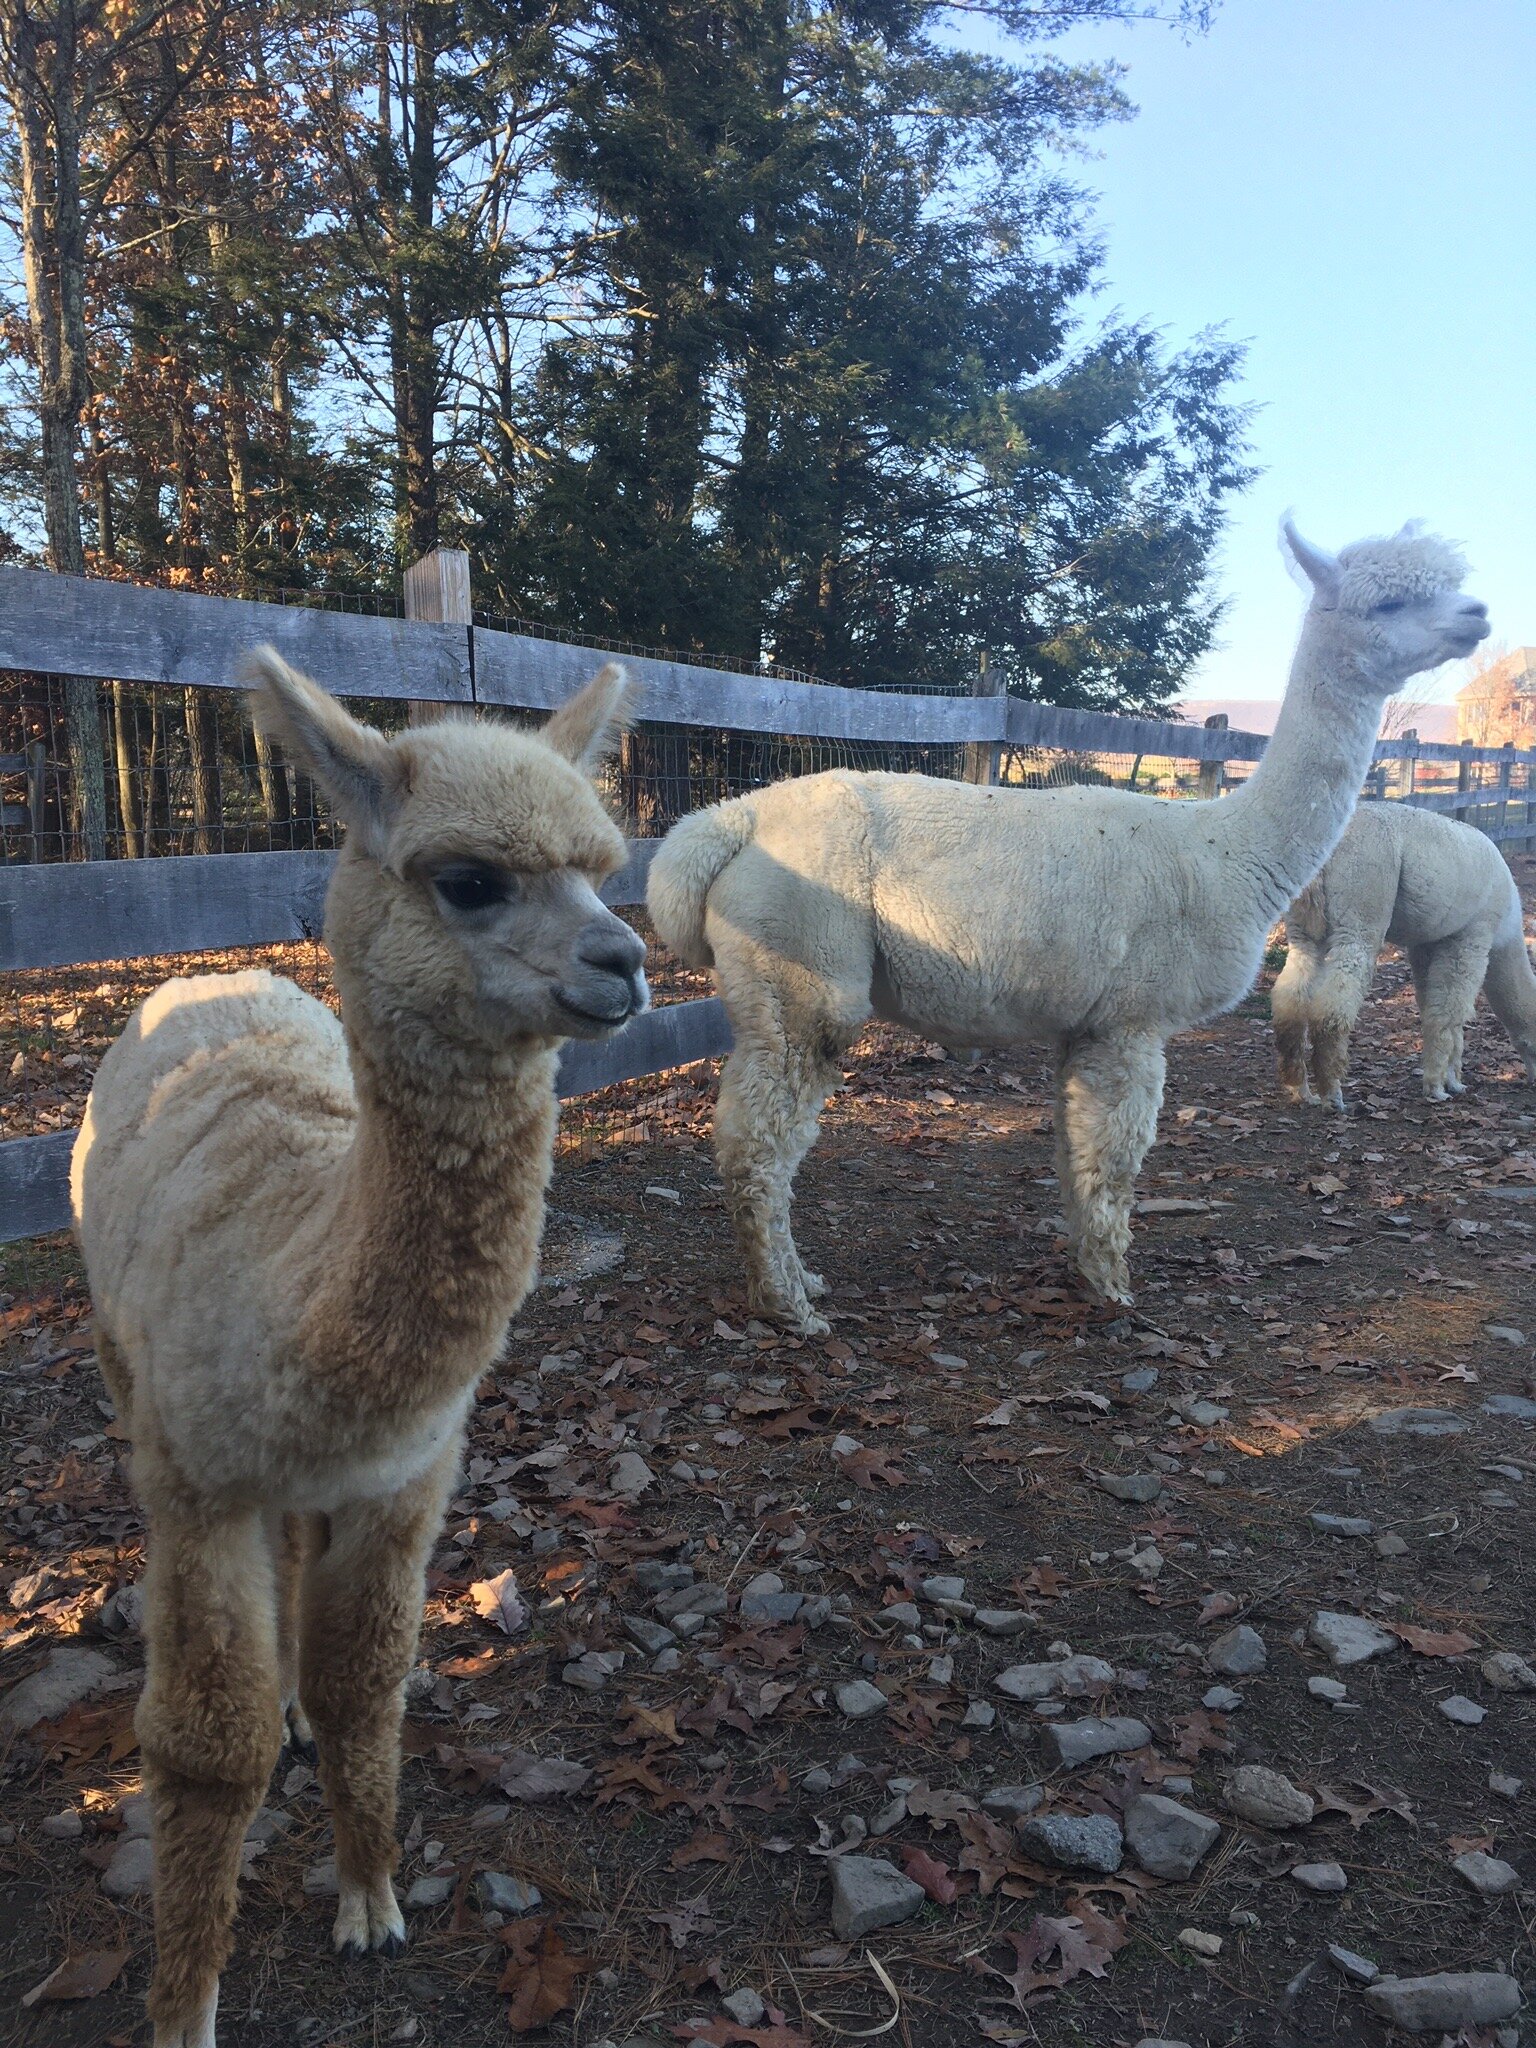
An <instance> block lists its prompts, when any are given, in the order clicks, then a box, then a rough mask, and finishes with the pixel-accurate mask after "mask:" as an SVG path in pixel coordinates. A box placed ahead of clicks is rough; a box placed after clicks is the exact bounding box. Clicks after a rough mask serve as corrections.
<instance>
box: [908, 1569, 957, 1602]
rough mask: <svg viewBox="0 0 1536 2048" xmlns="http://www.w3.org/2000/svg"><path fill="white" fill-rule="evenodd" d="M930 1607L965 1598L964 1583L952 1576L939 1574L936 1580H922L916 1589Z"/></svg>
mask: <svg viewBox="0 0 1536 2048" xmlns="http://www.w3.org/2000/svg"><path fill="white" fill-rule="evenodd" d="M917 1590H918V1591H919V1593H921V1594H922V1596H923V1598H924V1599H925V1600H926V1601H928V1603H929V1604H930V1606H935V1607H937V1606H939V1605H941V1604H943V1603H944V1602H946V1601H950V1600H963V1599H964V1598H965V1581H964V1579H957V1578H955V1577H954V1576H953V1575H945V1574H940V1576H939V1577H937V1578H932V1579H924V1580H923V1582H922V1584H921V1585H920V1586H919V1587H918V1589H917Z"/></svg>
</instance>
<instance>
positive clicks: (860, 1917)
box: [832, 1856, 928, 1941]
mask: <svg viewBox="0 0 1536 2048" xmlns="http://www.w3.org/2000/svg"><path fill="white" fill-rule="evenodd" d="M927 1896H928V1894H927V1893H926V1892H925V1891H924V1890H923V1888H922V1886H921V1885H919V1884H914V1883H913V1882H912V1880H911V1878H910V1877H903V1876H902V1874H901V1872H900V1871H899V1870H897V1869H896V1868H895V1866H894V1865H892V1864H890V1863H883V1862H881V1860H880V1859H879V1857H877V1856H838V1857H836V1858H835V1859H834V1860H833V1864H832V1927H833V1930H834V1932H835V1933H836V1935H837V1937H838V1939H839V1941H858V1940H859V1939H860V1937H861V1936H863V1935H866V1934H873V1933H874V1931H875V1929H876V1928H878V1927H895V1926H897V1925H898V1924H899V1923H900V1922H901V1921H903V1920H910V1919H911V1918H912V1916H913V1914H914V1913H917V1912H920V1911H921V1910H922V1906H923V1902H924V1900H925V1899H926V1898H927Z"/></svg>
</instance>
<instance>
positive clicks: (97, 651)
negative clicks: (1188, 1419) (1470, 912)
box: [0, 569, 1536, 1242]
mask: <svg viewBox="0 0 1536 2048" xmlns="http://www.w3.org/2000/svg"><path fill="white" fill-rule="evenodd" d="M263 640H268V641H271V642H272V643H273V645H274V646H276V647H277V648H278V650H279V651H280V652H281V653H282V654H283V655H284V656H285V657H286V658H287V659H289V660H290V661H292V662H293V663H294V664H295V665H296V666H298V667H300V668H304V669H306V670H308V671H309V672H310V673H311V674H313V675H314V676H316V677H317V678H318V679H319V680H320V681H321V682H322V683H324V684H325V686H326V688H328V689H329V690H331V691H333V692H334V693H335V694H336V695H337V696H342V697H348V696H353V697H370V698H394V699H401V700H405V701H407V702H411V703H424V704H465V705H496V706H505V707H508V708H515V709H519V710H530V711H545V710H550V709H552V708H553V707H554V706H555V705H556V704H558V703H560V702H562V701H563V700H564V699H565V698H566V697H567V696H569V695H570V694H571V692H572V691H573V690H574V689H575V688H576V687H577V686H578V685H579V684H580V683H582V682H584V681H585V680H586V679H587V677H588V676H590V675H591V674H592V672H593V670H594V669H595V668H597V667H598V666H600V665H601V663H602V662H604V661H606V660H609V659H611V658H612V657H611V655H609V654H608V653H606V652H604V651H603V650H601V649H596V648H590V647H584V646H580V645H575V644H573V643H571V642H567V641H562V640H546V639H542V638H540V637H538V636H537V635H533V634H522V633H505V632H496V631H492V630H489V629H487V628H485V627H480V626H475V625H472V624H467V623H460V624H444V623H440V622H437V621H426V620H421V619H385V618H369V617H362V616H358V615H356V614H351V613H344V612H328V611H320V610H316V609H312V608H309V607H305V606H287V605H271V604H260V603H254V602H250V601H247V600H244V599H238V598H222V597H203V596H199V595H195V594H192V593H189V592H184V591H170V590H155V589H144V588H140V587H138V586H136V585H132V584H124V583H109V582H102V581H95V580H93V579H88V578H78V577H67V576H57V575H54V574H51V573H50V572H48V571H44V570H28V569H0V670H21V671H26V672H31V673H35V674H43V675H64V676H68V675H77V676H105V677H110V678H113V679H115V680H117V681H120V682H132V683H147V684H160V685H165V686H174V687H177V688H182V687H188V686H193V687H203V688H213V689H230V690H233V689H238V688H239V687H240V680H239V664H240V659H241V657H242V655H243V654H244V653H245V651H246V650H247V649H248V648H250V647H251V646H253V645H255V644H256V643H257V642H259V641H263ZM622 659H623V661H624V663H625V666H626V667H627V668H628V669H629V670H630V671H631V673H632V674H633V675H634V677H635V679H636V682H637V683H638V685H639V703H638V711H639V715H640V716H641V717H642V718H644V719H647V720H651V721H654V722H657V723H660V724H666V725H675V726H696V727H703V728H706V729H708V730H711V731H737V732H749V733H757V734H769V735H774V734H779V735H785V736H793V737H798V738H806V739H823V740H848V741H859V740H864V741H876V742H885V743H887V744H905V745H925V744H926V745H961V746H964V747H965V748H966V749H967V753H966V761H967V773H968V774H972V775H974V776H980V777H981V779H988V778H989V776H995V774H996V772H997V770H996V761H997V758H998V755H999V753H1000V751H1001V750H1002V749H1003V748H1006V747H1016V748H1039V749H1055V750H1061V751H1064V752H1070V753H1076V754H1116V755H1125V756H1134V755H1142V756H1146V757H1149V758H1168V759H1174V760H1189V761H1198V762H1200V763H1202V764H1208V765H1209V766H1210V768H1211V777H1210V779H1211V781H1212V785H1213V786H1215V784H1216V781H1217V780H1218V778H1219V771H1220V764H1221V763H1222V762H1225V761H1257V760H1258V759H1259V758H1260V757H1261V756H1262V754H1263V752H1264V747H1265V739H1264V736H1263V735H1262V734H1259V733H1246V732H1234V731H1230V730H1228V729H1226V728H1225V727H1217V726H1198V725H1181V724H1178V723H1176V722H1173V721H1168V720H1162V719H1147V718H1119V717H1116V716H1114V715H1112V714H1111V713H1108V712H1100V711H1075V710H1064V709H1062V708H1061V707H1059V706H1056V705H1050V704H1034V703H1027V702H1024V701H1022V700H1020V699H1018V698H1009V697H1005V696H1002V695H999V694H996V693H995V690H994V689H992V688H989V687H983V688H981V689H979V690H978V692H977V693H976V694H975V695H972V696H967V697H943V696H899V695H895V694H890V693H886V692H881V691H866V690H849V689H841V688H837V687H835V686H833V685H830V684H820V683H800V682H788V681H783V680H780V679H778V678H772V677H765V676H758V675H748V674H741V673H737V672H735V671H732V670H727V669H717V668H709V667H706V666H702V665H700V664H696V663H690V662H682V661H668V660H663V659H659V658H657V657H654V656H648V655H624V656H623V657H622ZM1376 758H1377V761H1378V762H1379V763H1387V762H1392V761H1397V762H1405V761H1411V762H1430V761H1433V762H1455V763H1458V764H1460V765H1461V779H1462V780H1463V781H1468V780H1469V779H1470V771H1471V767H1472V766H1473V765H1474V764H1479V763H1493V764H1496V765H1497V770H1498V779H1497V781H1496V782H1495V784H1494V785H1493V787H1491V788H1485V789H1481V790H1475V789H1470V788H1469V789H1466V790H1457V791H1454V792H1446V793H1437V794H1430V793H1420V794H1412V793H1410V794H1409V795H1408V796H1407V797H1406V799H1405V800H1406V801H1408V802H1412V803H1418V804H1422V805H1424V806H1425V807H1427V808H1431V809H1434V810H1438V811H1449V812H1458V811H1466V810H1478V809H1487V808H1489V807H1494V806H1496V807H1497V808H1498V809H1499V812H1500V821H1499V823H1498V824H1496V825H1494V826H1492V827H1491V828H1489V827H1485V828H1484V829H1485V830H1488V831H1489V835H1490V837H1493V838H1495V839H1501V840H1509V841H1513V840H1532V839H1536V821H1533V819H1532V816H1531V810H1532V805H1531V803H1530V802H1528V801H1526V799H1525V796H1524V795H1523V794H1522V795H1521V796H1514V797H1512V794H1511V776H1512V771H1513V769H1514V767H1515V766H1516V765H1517V764H1519V765H1523V766H1524V767H1525V769H1526V771H1527V776H1528V779H1530V780H1531V781H1533V782H1536V751H1532V752H1526V753H1517V752H1516V751H1515V750H1514V749H1513V748H1510V747H1505V748H1487V747H1471V746H1460V745H1450V744H1445V743H1436V742H1421V741H1420V740H1418V739H1417V738H1416V737H1415V736H1413V735H1407V736H1405V737H1404V738H1403V739H1400V740H1387V741H1383V742H1381V743H1380V744H1379V745H1378V747H1377V749H1376ZM1512 801H1513V802H1515V803H1518V804H1520V805H1521V806H1522V808H1523V809H1524V811H1525V817H1524V819H1523V821H1521V822H1519V823H1515V824H1509V823H1507V822H1505V815H1504V814H1505V813H1506V812H1507V810H1508V808H1509V806H1510V803H1511V802H1512ZM655 844H656V842H654V841H632V842H631V845H630V859H629V863H628V865H627V866H626V867H625V868H624V870H623V872H622V873H621V874H619V875H616V876H615V877H614V879H613V880H612V882H610V883H609V884H608V886H607V887H606V888H605V890H604V892H603V894H604V897H605V900H606V901H607V902H609V903H610V904H613V905H616V906H622V905H625V904H630V905H633V904H638V903H641V902H643V901H644V898H645V878H646V874H647V871H648V869H649V866H650V860H651V855H652V853H653V852H654V850H655ZM333 858H334V856H333V855H331V854H329V853H323V852H283V853H236V854H202V855H184V856H177V857H175V858H167V859H152V860H131V861H130V860H108V861H72V862H45V863H32V862H18V863H14V864H9V865H3V866H0V970H4V971H9V972H19V971H22V970H25V969H29V968H46V967H64V966H75V965H81V964H84V963H87V962H92V961H98V960H101V961H106V960H130V959H141V958H154V957H158V956H160V955H164V954H173V953H187V952H201V951H213V950H219V949H223V948H228V947H239V946H259V945H273V944H281V943H283V942H286V941H292V940H296V939H304V938H311V937H314V936H316V935H317V934H318V932H319V930H320V923H321V912H322V906H323V903H324V898H325V890H326V885H327V881H328V879H329V875H330V866H331V861H332V859H333ZM729 1048H730V1033H729V1028H728V1026H727V1024H726V1019H725V1012H724V1008H723V1006H722V1005H721V1004H720V1002H719V1001H718V1000H717V999H715V998H713V997H711V998H707V999H704V1000H700V1001H695V1002H684V1003H676V1004H669V1005H666V1006H664V1007H662V1008H661V1009H657V1010H652V1011H650V1012H649V1013H648V1014H647V1015H645V1016H644V1017H641V1018H638V1019H637V1020H636V1021H635V1022H634V1023H633V1024H631V1025H630V1026H629V1027H628V1028H627V1029H626V1030H625V1031H623V1032H622V1033H620V1034H619V1036H618V1037H617V1038H614V1039H611V1040H609V1041H607V1042H606V1043H604V1044H601V1045H591V1046H589V1045H575V1044H573V1045H570V1046H567V1048H566V1050H565V1053H564V1055H563V1057H562V1059H561V1063H560V1076H559V1089H560V1094H561V1095H562V1097H566V1098H569V1097H572V1096H577V1095H585V1094H591V1093H594V1092H596V1091H597V1090H599V1089H602V1088H608V1087H613V1086H615V1085H617V1084H618V1083H620V1082H624V1081H631V1080H638V1079H640V1078H641V1077H642V1076H644V1075H647V1074H658V1073H665V1072H667V1071H669V1070H670V1069H672V1068H675V1067H680V1066H685V1065H687V1064H689V1063H691V1062H692V1061H695V1060H700V1059H709V1058H713V1057H715V1056H717V1055H719V1054H721V1053H724V1052H726V1051H728V1050H729ZM73 1142H74V1133H73V1132H72V1131H59V1132H49V1133H46V1134H44V1135H42V1136H39V1137H27V1138H13V1139H11V1140H9V1141H8V1142H6V1143H4V1144H0V1242H7V1241H10V1240H12V1239H16V1238H21V1237H31V1236H37V1235H41V1234H44V1233H47V1232H51V1231H56V1230H60V1229H63V1228H66V1227H67V1225H68V1222H69V1202H68V1187H67V1177H68V1158H69V1150H70V1147H71V1145H72V1144H73Z"/></svg>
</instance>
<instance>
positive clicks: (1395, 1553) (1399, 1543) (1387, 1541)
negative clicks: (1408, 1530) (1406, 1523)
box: [1375, 1529, 1408, 1557]
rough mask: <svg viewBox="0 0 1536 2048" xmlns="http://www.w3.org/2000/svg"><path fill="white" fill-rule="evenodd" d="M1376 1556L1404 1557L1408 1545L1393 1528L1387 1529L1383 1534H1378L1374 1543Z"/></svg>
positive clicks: (1406, 1553)
mask: <svg viewBox="0 0 1536 2048" xmlns="http://www.w3.org/2000/svg"><path fill="white" fill-rule="evenodd" d="M1375 1550H1376V1555H1377V1556H1378V1557H1406V1556H1407V1555H1408V1545H1407V1543H1406V1541H1405V1540H1404V1538H1403V1537H1401V1536H1399V1535H1398V1533H1397V1531H1396V1530H1395V1529H1389V1530H1388V1531H1387V1533H1386V1535H1385V1536H1378V1537H1377V1538H1376V1543H1375Z"/></svg>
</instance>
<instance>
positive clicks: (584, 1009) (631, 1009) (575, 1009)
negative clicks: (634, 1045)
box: [554, 988, 641, 1031]
mask: <svg viewBox="0 0 1536 2048" xmlns="http://www.w3.org/2000/svg"><path fill="white" fill-rule="evenodd" d="M554 996H555V1001H556V1002H557V1003H558V1004H559V1005H560V1007H561V1009H562V1010H564V1011H565V1013H566V1015H567V1016H568V1017H578V1018H580V1020H581V1022H582V1023H583V1024H595V1025H597V1026H598V1028H599V1029H600V1030H603V1031H617V1030H618V1028H619V1026H620V1025H621V1024H627V1023H628V1022H629V1020H630V1018H631V1017H633V1016H634V1014H635V1012H636V1011H637V1010H638V1009H639V1008H640V1007H641V1006H640V1003H639V1001H638V999H637V998H636V997H635V995H634V994H633V993H632V992H631V991H630V990H628V989H626V990H625V992H624V995H623V998H622V1000H621V1004H620V1007H619V1008H618V1009H616V1010H594V1009H589V1008H588V1006H587V1005H586V1004H585V1003H578V1002H574V1001H573V1000H572V999H571V997H570V996H568V995H567V994H566V993H565V991H564V990H563V989H558V988H557V989H556V990H555V991H554Z"/></svg>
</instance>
